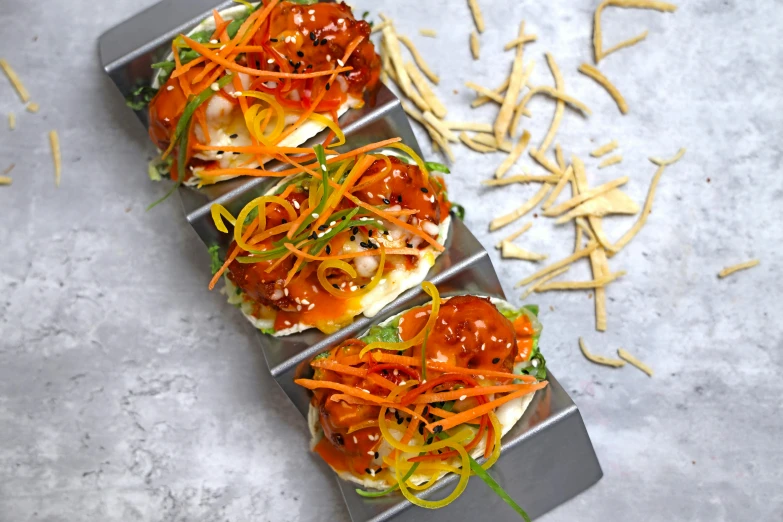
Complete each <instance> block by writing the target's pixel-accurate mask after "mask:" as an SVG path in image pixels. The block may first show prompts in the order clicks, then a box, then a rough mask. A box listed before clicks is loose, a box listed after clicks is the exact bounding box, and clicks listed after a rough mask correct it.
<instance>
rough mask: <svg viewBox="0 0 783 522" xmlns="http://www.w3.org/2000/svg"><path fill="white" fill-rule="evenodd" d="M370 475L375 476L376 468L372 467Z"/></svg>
mask: <svg viewBox="0 0 783 522" xmlns="http://www.w3.org/2000/svg"><path fill="white" fill-rule="evenodd" d="M370 476H371V477H374V476H375V470H374V469H371V470H370Z"/></svg>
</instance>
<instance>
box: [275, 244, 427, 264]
mask: <svg viewBox="0 0 783 522" xmlns="http://www.w3.org/2000/svg"><path fill="white" fill-rule="evenodd" d="M285 247H286V248H287V249H288V250H290V251H291V252H293V253H294V254H295V255H297V256H299V257H303V258H305V259H307V260H309V261H326V260H329V259H353V258H355V257H364V256H377V255H378V252H377V251H375V250H363V251H361V252H353V253H350V254H335V255H333V256H314V255H310V254H308V253H307V252H304V251H302V250H299V249H298V248H296V247H295V246H293V245H292V244H291V243H286V244H285ZM386 253H387V254H395V255H401V256H417V255H419V254H420V253H421V252H420V251H419V250H417V249H415V248H389V249H388V250H386Z"/></svg>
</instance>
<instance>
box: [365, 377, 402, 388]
mask: <svg viewBox="0 0 783 522" xmlns="http://www.w3.org/2000/svg"><path fill="white" fill-rule="evenodd" d="M367 380H368V381H370V382H371V383H373V384H375V385H376V386H380V387H381V388H386V389H387V390H393V389H394V388H396V387H397V385H396V384H394V383H393V382H391V381H390V380H389V379H387V378H386V377H383V376H382V375H378V374H377V373H371V374H369V375H367Z"/></svg>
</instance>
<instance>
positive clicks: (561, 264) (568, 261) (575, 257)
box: [515, 242, 598, 288]
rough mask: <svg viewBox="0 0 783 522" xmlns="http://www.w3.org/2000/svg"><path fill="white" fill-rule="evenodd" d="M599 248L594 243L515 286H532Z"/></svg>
mask: <svg viewBox="0 0 783 522" xmlns="http://www.w3.org/2000/svg"><path fill="white" fill-rule="evenodd" d="M597 247H598V243H592V242H591V243H589V244H588V245H587V246H586V247H585V248H583V249H582V250H579V251H578V252H574V253H573V254H571V255H570V256H568V257H566V258H564V259H561V260H560V261H556V262H555V263H552V264H551V265H549V266H547V267H544V268H542V269H541V270H539V271H538V272H536V273H534V274H532V275H529V276H527V277H526V278H524V279H523V280H522V281H520V282H519V283H517V284H516V285H515V287H517V288H518V287H520V286H524V285H527V284H530V283H532V282H533V281H535V280H536V279H538V278H539V277H543V276H545V275H547V274H548V273H550V272H554V271H555V270H557V269H559V268H563V267H564V266H567V265H570V264H571V263H573V262H574V261H576V260H578V259H582V258H583V257H587V256H589V255H590V252H592V251H593V250H595V249H596V248H597Z"/></svg>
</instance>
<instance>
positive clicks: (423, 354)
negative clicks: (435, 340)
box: [421, 328, 430, 382]
mask: <svg viewBox="0 0 783 522" xmlns="http://www.w3.org/2000/svg"><path fill="white" fill-rule="evenodd" d="M429 336H430V329H429V328H427V329H426V330H424V340H423V341H422V343H421V380H422V382H423V381H426V380H427V338H428V337H429Z"/></svg>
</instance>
